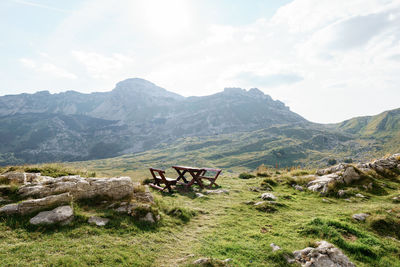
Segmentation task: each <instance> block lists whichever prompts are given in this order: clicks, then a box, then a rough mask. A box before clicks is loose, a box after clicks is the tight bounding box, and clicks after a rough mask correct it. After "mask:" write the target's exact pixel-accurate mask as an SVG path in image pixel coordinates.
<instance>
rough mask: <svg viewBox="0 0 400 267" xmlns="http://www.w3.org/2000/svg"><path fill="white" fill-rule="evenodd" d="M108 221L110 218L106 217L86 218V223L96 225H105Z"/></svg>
mask: <svg viewBox="0 0 400 267" xmlns="http://www.w3.org/2000/svg"><path fill="white" fill-rule="evenodd" d="M109 221H110V219H107V218H101V217H97V216H91V217H90V218H89V220H88V223H90V224H95V225H97V226H105V225H106V224H107V223H108V222H109Z"/></svg>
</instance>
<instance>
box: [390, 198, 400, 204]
mask: <svg viewBox="0 0 400 267" xmlns="http://www.w3.org/2000/svg"><path fill="white" fill-rule="evenodd" d="M392 200H393V202H395V203H400V196H395V197H393V198H392Z"/></svg>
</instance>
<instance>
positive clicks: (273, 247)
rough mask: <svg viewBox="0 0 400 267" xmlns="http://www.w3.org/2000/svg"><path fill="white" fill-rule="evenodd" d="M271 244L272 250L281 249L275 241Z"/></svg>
mask: <svg viewBox="0 0 400 267" xmlns="http://www.w3.org/2000/svg"><path fill="white" fill-rule="evenodd" d="M269 246H270V247H271V248H272V251H277V250H280V249H281V247H280V246H278V245H275V244H274V243H271V244H269Z"/></svg>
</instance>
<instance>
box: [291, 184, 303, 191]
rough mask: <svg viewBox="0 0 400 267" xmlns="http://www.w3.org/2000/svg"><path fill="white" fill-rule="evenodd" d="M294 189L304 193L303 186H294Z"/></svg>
mask: <svg viewBox="0 0 400 267" xmlns="http://www.w3.org/2000/svg"><path fill="white" fill-rule="evenodd" d="M293 187H294V189H296V190H298V191H304V188H303V187H302V186H301V185H297V184H296V185H294V186H293Z"/></svg>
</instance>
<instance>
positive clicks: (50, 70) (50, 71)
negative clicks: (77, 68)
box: [19, 58, 78, 80]
mask: <svg viewBox="0 0 400 267" xmlns="http://www.w3.org/2000/svg"><path fill="white" fill-rule="evenodd" d="M19 61H20V62H21V63H22V65H23V66H24V67H27V68H29V69H32V70H34V71H36V72H39V73H43V74H46V75H49V76H52V77H54V78H66V79H72V80H75V79H77V78H78V77H77V76H76V75H75V74H73V73H71V72H69V71H67V70H65V69H63V68H61V67H58V66H56V65H54V64H52V63H49V62H43V63H37V62H35V61H34V60H32V59H29V58H20V60H19Z"/></svg>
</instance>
